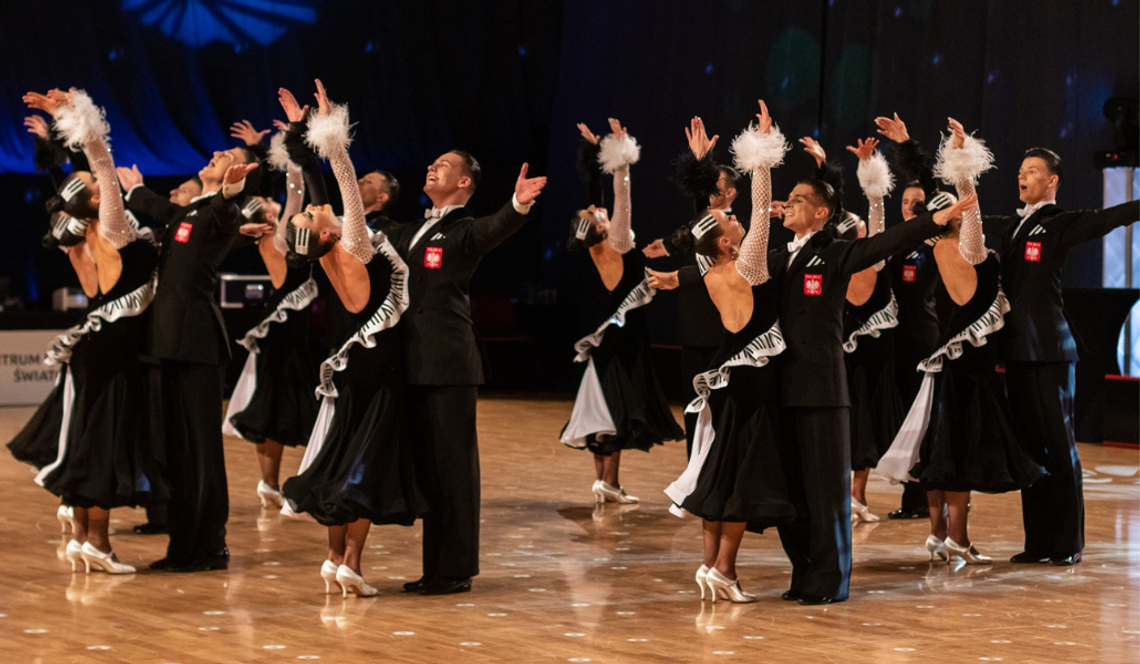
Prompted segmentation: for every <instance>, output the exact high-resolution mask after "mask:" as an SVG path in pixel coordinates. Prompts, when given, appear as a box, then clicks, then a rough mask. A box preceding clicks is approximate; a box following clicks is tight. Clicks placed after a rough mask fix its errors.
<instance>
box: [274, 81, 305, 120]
mask: <svg viewBox="0 0 1140 664" xmlns="http://www.w3.org/2000/svg"><path fill="white" fill-rule="evenodd" d="M277 101H279V102H281V108H283V109H285V117H286V118H288V119H289V122H302V121H304V119H305V113H308V112H309V106H308V105H307V104H306V105H305V106H301V105H300V104H298V103H297V98H296V97H294V96H293V93H292V92H289V91H288V90H286V89H285V88H277Z"/></svg>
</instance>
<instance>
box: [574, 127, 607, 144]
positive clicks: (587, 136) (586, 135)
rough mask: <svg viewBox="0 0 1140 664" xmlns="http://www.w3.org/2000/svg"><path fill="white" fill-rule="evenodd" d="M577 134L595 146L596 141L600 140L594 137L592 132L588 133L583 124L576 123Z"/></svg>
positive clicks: (588, 129) (587, 128)
mask: <svg viewBox="0 0 1140 664" xmlns="http://www.w3.org/2000/svg"><path fill="white" fill-rule="evenodd" d="M578 132H579V133H581V134H582V138H584V139H586V140H587V141H589V142H590V143H591V144H593V145H597V144H598V141H600V140H602V139H601V137H600V136H595V135H594V132H592V131H590V128H589V127H587V126H586V124H585V123H584V122H579V123H578Z"/></svg>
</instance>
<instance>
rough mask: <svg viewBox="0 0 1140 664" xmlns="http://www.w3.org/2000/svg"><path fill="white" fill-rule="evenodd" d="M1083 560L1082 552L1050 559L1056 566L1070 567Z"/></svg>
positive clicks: (1050, 562)
mask: <svg viewBox="0 0 1140 664" xmlns="http://www.w3.org/2000/svg"><path fill="white" fill-rule="evenodd" d="M1079 562H1081V554H1079V553H1074V554H1073V555H1071V556H1061V557H1052V558H1050V559H1049V564H1050V565H1053V566H1055V567H1068V566H1070V565H1076V564H1077V563H1079Z"/></svg>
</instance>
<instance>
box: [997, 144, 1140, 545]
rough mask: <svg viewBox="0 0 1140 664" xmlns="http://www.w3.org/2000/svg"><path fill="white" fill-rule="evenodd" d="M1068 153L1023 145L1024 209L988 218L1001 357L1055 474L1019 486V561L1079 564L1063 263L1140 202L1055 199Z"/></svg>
mask: <svg viewBox="0 0 1140 664" xmlns="http://www.w3.org/2000/svg"><path fill="white" fill-rule="evenodd" d="M1060 181H1061V158H1060V157H1059V156H1058V155H1057V153H1055V152H1053V151H1052V150H1047V149H1045V148H1032V149H1030V150H1027V151H1026V152H1025V158H1024V160H1023V161H1022V162H1021V170H1019V171H1018V174H1017V183H1018V187H1019V189H1020V197H1021V202H1023V203H1025V207H1024V208H1021V209H1020V210H1018V211H1017V214H1016V215H1012V216H1008V217H986V218H984V224H985V230H986V234H987V235H996V236H998V237H999V238H1000V240H1001V281H1002V288H1003V289H1005V294H1006V297H1008V298H1009V306H1010V311H1009V313H1008V314H1006V316H1005V331H1004V337H1003V342H1002V349H1001V352H1002V356H1003V359H1004V361H1005V380H1006V389H1007V390H1008V392H1009V402H1010V406H1012V407H1013V413H1014V415H1015V417H1014V419H1013V424H1014V427H1016V429H1017V433H1018V436H1019V437H1020V438H1021V440H1022V442H1023V443H1024V444H1025V445H1027V446H1028V447H1029V449H1030V450H1031V452H1033V453H1034V455H1035V456H1036V457H1037V458H1038V460H1040V461H1042V462H1043V463H1044V465H1045V468H1046V469H1047V470H1048V471H1049V476H1048V477H1046V478H1045V479H1043V480H1041V481H1039V482H1037V484H1034V485H1033V486H1032V487H1030V488H1029V489H1025V490H1023V491H1022V492H1021V510H1022V520H1023V522H1024V524H1025V550H1024V551H1023V552H1021V553H1019V554H1017V555H1016V556H1014V557H1013V558H1012V561H1013V562H1015V563H1037V562H1050V563H1052V564H1054V565H1059V566H1066V565H1073V564H1076V563H1079V562H1081V551H1082V549H1084V546H1085V501H1084V492H1083V491H1084V490H1083V488H1082V481H1081V460H1080V457H1079V456H1077V446H1076V442H1075V439H1074V437H1073V393H1074V391H1075V388H1076V362H1077V359H1078V358H1077V343H1076V341H1075V339H1074V337H1073V333H1072V331H1071V330H1070V328H1069V321H1068V319H1067V318H1066V314H1065V309H1064V306H1065V303H1064V302H1063V301H1062V299H1061V268H1062V267H1063V266H1064V264H1065V259H1066V258H1068V256H1069V251H1070V250H1071V249H1072V248H1073V247H1074V246H1076V245H1078V244H1080V243H1081V242H1084V241H1086V240H1092V239H1094V238H1098V237H1101V236H1103V235H1105V234H1106V233H1108V232H1109V231H1111V230H1112V229H1114V228H1117V227H1119V226H1125V225H1127V224H1130V223H1132V222H1134V221H1137V220H1140V202H1136V201H1133V202H1131V203H1124V204H1122V205H1117V206H1115V207H1111V208H1108V209H1106V210H1085V211H1078V212H1065V211H1063V210H1062V209H1061V208H1060V207H1058V206H1057V186H1058V185H1059V184H1060Z"/></svg>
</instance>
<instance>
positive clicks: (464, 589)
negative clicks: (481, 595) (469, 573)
mask: <svg viewBox="0 0 1140 664" xmlns="http://www.w3.org/2000/svg"><path fill="white" fill-rule="evenodd" d="M419 592H420V594H421V595H424V596H428V595H454V594H456V593H469V592H471V577H467V578H464V579H435V580H434V581H433V582H432V583H431V584H425V585H424V586H423V587H422V588H420V591H419Z"/></svg>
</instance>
